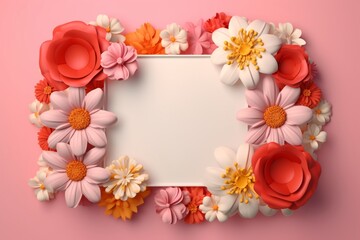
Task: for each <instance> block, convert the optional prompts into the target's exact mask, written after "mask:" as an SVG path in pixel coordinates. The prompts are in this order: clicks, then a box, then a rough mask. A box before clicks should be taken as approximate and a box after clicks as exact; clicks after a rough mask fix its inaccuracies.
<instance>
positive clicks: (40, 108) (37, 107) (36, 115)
mask: <svg viewBox="0 0 360 240" xmlns="http://www.w3.org/2000/svg"><path fill="white" fill-rule="evenodd" d="M29 109H30V111H31V114H30V115H29V120H30V122H31V123H32V124H34V125H35V126H37V127H38V128H40V127H42V126H43V124H42V123H41V120H40V115H41V114H42V113H43V112H46V111H48V110H49V109H50V107H49V105H48V104H46V103H42V102H39V101H38V100H34V101H33V102H32V103H31V104H30V105H29Z"/></svg>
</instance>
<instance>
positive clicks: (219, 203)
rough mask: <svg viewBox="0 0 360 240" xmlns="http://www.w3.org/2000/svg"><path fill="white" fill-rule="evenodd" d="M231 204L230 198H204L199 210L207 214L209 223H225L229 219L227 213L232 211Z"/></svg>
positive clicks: (206, 217) (213, 196)
mask: <svg viewBox="0 0 360 240" xmlns="http://www.w3.org/2000/svg"><path fill="white" fill-rule="evenodd" d="M228 203H229V197H228V196H222V197H219V196H215V195H212V196H211V197H204V199H203V203H202V204H201V205H200V206H199V209H200V210H201V212H202V213H203V214H205V219H206V220H207V221H209V222H212V221H214V220H215V219H217V220H219V222H225V221H226V220H227V219H228V217H229V216H228V215H226V213H227V212H228V211H229V210H230V208H231V204H228Z"/></svg>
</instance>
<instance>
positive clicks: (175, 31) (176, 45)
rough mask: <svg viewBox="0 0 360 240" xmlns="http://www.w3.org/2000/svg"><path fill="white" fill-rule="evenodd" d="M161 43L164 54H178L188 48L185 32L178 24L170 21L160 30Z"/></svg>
mask: <svg viewBox="0 0 360 240" xmlns="http://www.w3.org/2000/svg"><path fill="white" fill-rule="evenodd" d="M160 37H161V39H162V40H161V45H162V46H163V47H164V48H165V53H166V54H180V50H181V51H185V50H186V49H187V48H188V46H189V45H188V42H187V33H186V31H185V29H183V28H181V27H180V25H178V24H176V23H172V24H169V25H167V26H166V29H164V30H162V31H161V32H160Z"/></svg>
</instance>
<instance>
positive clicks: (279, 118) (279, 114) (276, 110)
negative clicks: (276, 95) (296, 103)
mask: <svg viewBox="0 0 360 240" xmlns="http://www.w3.org/2000/svg"><path fill="white" fill-rule="evenodd" d="M264 120H265V123H266V125H268V126H269V127H271V128H279V127H281V126H282V125H284V123H285V122H286V112H285V110H284V109H283V108H282V107H280V106H271V107H268V108H267V109H266V110H265V112H264Z"/></svg>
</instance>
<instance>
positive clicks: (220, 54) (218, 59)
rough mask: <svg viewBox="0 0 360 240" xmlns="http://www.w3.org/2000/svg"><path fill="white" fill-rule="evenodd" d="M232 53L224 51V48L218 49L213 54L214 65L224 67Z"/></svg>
mask: <svg viewBox="0 0 360 240" xmlns="http://www.w3.org/2000/svg"><path fill="white" fill-rule="evenodd" d="M229 53H230V51H224V49H223V48H221V47H218V48H217V49H215V51H214V52H213V53H212V54H211V58H210V59H211V62H212V63H213V64H217V65H220V64H221V65H223V64H225V63H226V62H227V61H228V60H227V56H228V54H229Z"/></svg>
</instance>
